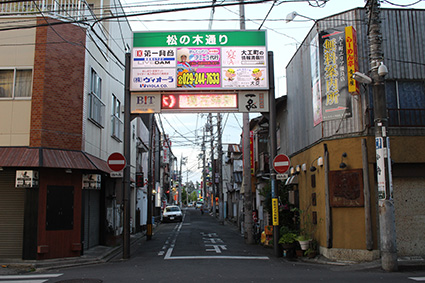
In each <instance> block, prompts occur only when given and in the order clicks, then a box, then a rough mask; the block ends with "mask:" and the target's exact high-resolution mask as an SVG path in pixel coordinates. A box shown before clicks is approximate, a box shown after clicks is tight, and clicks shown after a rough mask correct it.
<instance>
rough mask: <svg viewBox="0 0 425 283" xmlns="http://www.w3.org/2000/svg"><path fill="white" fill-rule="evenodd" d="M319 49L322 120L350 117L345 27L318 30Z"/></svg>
mask: <svg viewBox="0 0 425 283" xmlns="http://www.w3.org/2000/svg"><path fill="white" fill-rule="evenodd" d="M319 50H320V71H321V72H320V82H321V92H322V112H323V121H329V120H336V119H341V118H347V117H351V116H352V109H351V95H350V93H349V92H348V79H347V51H346V39H345V27H342V28H333V29H330V30H325V31H322V32H320V34H319Z"/></svg>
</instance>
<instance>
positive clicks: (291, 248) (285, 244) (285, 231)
mask: <svg viewBox="0 0 425 283" xmlns="http://www.w3.org/2000/svg"><path fill="white" fill-rule="evenodd" d="M280 235H281V236H280V238H279V242H278V243H279V244H280V245H281V246H282V249H283V253H284V255H285V257H294V256H295V247H296V244H297V243H296V239H297V234H296V233H295V232H294V231H292V230H290V229H289V228H288V227H286V226H282V227H281V228H280Z"/></svg>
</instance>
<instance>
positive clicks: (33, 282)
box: [0, 279, 49, 283]
mask: <svg viewBox="0 0 425 283" xmlns="http://www.w3.org/2000/svg"><path fill="white" fill-rule="evenodd" d="M48 280H49V279H37V280H32V279H30V280H13V281H3V280H1V279H0V282H3V283H44V282H47V281H48Z"/></svg>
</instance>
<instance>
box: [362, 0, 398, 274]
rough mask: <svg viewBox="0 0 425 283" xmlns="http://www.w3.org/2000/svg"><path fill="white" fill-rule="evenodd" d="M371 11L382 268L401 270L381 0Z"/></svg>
mask: <svg viewBox="0 0 425 283" xmlns="http://www.w3.org/2000/svg"><path fill="white" fill-rule="evenodd" d="M367 11H368V16H369V31H368V36H369V48H370V55H369V57H370V58H369V59H370V76H371V77H372V79H373V109H374V111H373V112H374V129H375V143H376V165H377V175H378V176H377V180H378V205H379V226H380V248H381V264H382V269H384V270H386V271H397V270H398V264H397V242H396V229H395V212H394V199H393V197H392V191H393V190H392V176H391V158H390V143H389V137H388V136H387V129H388V118H387V117H388V113H387V101H386V97H385V85H384V78H383V76H382V75H379V72H378V68H379V67H380V66H381V64H382V63H383V60H384V56H383V52H382V44H381V43H382V34H381V19H380V7H379V2H378V0H369V1H368V3H367Z"/></svg>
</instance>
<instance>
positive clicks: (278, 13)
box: [122, 0, 425, 182]
mask: <svg viewBox="0 0 425 283" xmlns="http://www.w3.org/2000/svg"><path fill="white" fill-rule="evenodd" d="M416 2H418V1H417V0H391V1H384V3H382V4H381V6H382V7H385V8H402V7H400V6H397V5H405V6H406V8H415V9H424V8H425V1H421V2H418V3H416ZM210 3H211V2H207V1H205V2H204V1H202V0H201V1H184V0H183V1H181V0H164V1H137V0H123V2H122V4H123V6H124V8H125V9H126V12H127V14H131V13H136V12H146V13H150V12H155V14H152V15H144V16H138V17H131V18H129V21H130V24H131V26H132V29H133V32H139V31H140V32H147V31H175V30H191V31H198V30H208V29H209V26H210V24H211V29H212V30H239V29H240V20H239V18H240V17H239V7H238V6H237V5H236V6H229V7H220V8H216V9H215V10H214V13H212V9H196V10H190V11H185V12H171V13H157V12H158V11H161V10H169V9H180V8H183V7H200V6H206V5H209V4H210ZM216 3H219V4H221V3H226V1H222V2H220V1H217V2H216ZM276 3H277V4H276V5H274V6H273V8H272V5H273V2H264V3H263V4H250V5H245V25H246V29H247V30H250V29H251V30H258V28H259V27H260V26H261V29H262V30H267V47H268V50H269V51H273V53H274V67H275V70H274V71H275V84H276V97H279V96H282V95H285V94H286V78H285V67H286V65H287V64H288V62H289V61H290V59H291V58H292V56H293V55H294V53H295V51H296V50H297V48H298V46H299V44H300V43H301V42H302V41H303V40H304V38H305V37H306V36H307V34H308V32H309V30H310V29H311V27H312V26H313V24H314V21H312V20H307V19H306V18H303V17H300V16H298V17H296V18H295V19H294V21H292V22H289V23H287V22H286V21H285V19H286V17H287V15H288V14H289V13H291V12H293V11H296V12H297V13H298V14H300V15H303V16H306V17H308V18H312V19H321V18H324V17H327V16H330V15H333V14H337V13H340V12H343V11H347V10H350V9H353V8H357V7H364V6H365V1H363V0H329V1H327V3H326V4H325V5H319V6H320V7H317V6H318V4H322V3H323V1H301V0H291V1H276ZM415 3H416V4H415ZM409 4H414V5H411V6H409ZM130 6H131V8H130ZM271 8H272V9H271ZM268 13H269V14H268ZM267 14H268V16H267ZM266 17H267V20H265V21H264V19H265V18H266ZM211 18H212V19H213V20H212V21H211ZM255 116H256V115H253V116H252V117H255ZM157 117H161V122H162V125H163V127H164V130H165V132H166V133H167V134H168V135H169V136H170V138H171V140H172V143H173V144H172V151H173V153H174V155H175V156H176V157H177V158H178V163H179V164H180V158H181V156H183V157H187V159H188V162H187V165H186V166H183V180H184V182H185V181H186V180H187V177H188V178H189V180H192V181H194V182H196V181H200V178H201V168H199V167H200V165H201V164H202V163H201V162H200V161H199V160H198V155H199V153H200V149H201V142H202V134H203V130H202V128H203V127H204V126H205V123H206V121H207V120H206V118H207V114H178V115H174V114H166V115H163V114H161V115H157ZM252 117H251V118H252ZM222 120H223V122H222V124H223V126H224V130H223V141H222V142H223V144H224V145H225V144H228V143H239V141H240V135H241V132H242V130H241V127H242V115H241V114H239V113H234V114H233V113H230V114H227V113H225V114H222ZM215 121H216V120H215V119H214V121H213V123H215ZM226 148H227V146H224V148H223V149H224V150H225V149H226ZM208 149H209V148H208Z"/></svg>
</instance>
